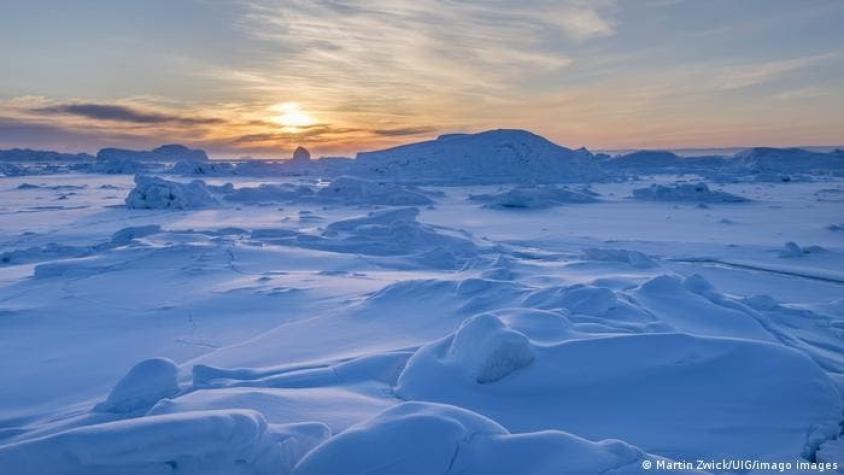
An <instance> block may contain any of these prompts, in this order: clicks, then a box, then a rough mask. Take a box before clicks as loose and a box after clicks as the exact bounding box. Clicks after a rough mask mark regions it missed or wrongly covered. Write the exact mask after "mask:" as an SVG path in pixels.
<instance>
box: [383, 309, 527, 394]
mask: <svg viewBox="0 0 844 475" xmlns="http://www.w3.org/2000/svg"><path fill="white" fill-rule="evenodd" d="M533 359H534V354H533V348H532V347H531V344H530V342H529V341H528V339H527V337H525V336H524V335H523V334H521V333H519V332H517V331H513V330H511V329H509V328H507V326H506V325H504V324H503V323H502V322H501V320H499V319H498V318H496V317H495V316H494V315H478V316H476V317H472V318H469V319H468V320H466V321H464V322H463V323H462V324H461V325H460V328H458V329H457V331H456V332H455V333H454V334H453V335H450V336H448V337H447V338H445V339H443V340H441V341H438V342H435V343H431V344H429V345H426V346H423V347H422V348H420V349H419V351H417V352H416V353H415V354H414V355H413V357H412V358H411V359H410V361H408V363H407V366H406V367H405V369H404V371H403V372H402V373H401V376H400V377H399V381H398V386H397V388H396V391H397V393H398V394H399V395H402V393H404V392H406V391H411V392H412V389H406V388H407V387H412V386H414V385H415V384H419V381H427V380H428V379H429V378H431V375H438V374H444V373H446V372H454V373H458V374H461V375H462V377H463V378H465V379H467V380H470V381H473V382H476V383H479V384H484V383H492V382H495V381H498V380H499V379H501V378H503V377H505V376H507V375H508V374H510V373H512V372H513V371H516V370H518V369H519V368H522V367H524V366H527V365H529V364H531V363H532V362H533ZM423 384H424V383H423Z"/></svg>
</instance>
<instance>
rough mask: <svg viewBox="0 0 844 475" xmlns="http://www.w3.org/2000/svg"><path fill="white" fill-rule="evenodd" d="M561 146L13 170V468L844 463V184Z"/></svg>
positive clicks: (8, 248)
mask: <svg viewBox="0 0 844 475" xmlns="http://www.w3.org/2000/svg"><path fill="white" fill-rule="evenodd" d="M502 134H503V135H507V134H511V135H512V134H515V135H514V137H515V139H517V141H519V143H522V145H519V146H515V147H513V148H508V147H504V145H502V144H503V143H504V142H501V143H499V142H498V140H499V139H500V138H501V137H502ZM514 137H510V139H514ZM540 139H541V138H538V137H535V136H529V135H523V134H521V133H516V132H512V131H499V132H498V133H497V134H493V137H492V139H489V140H485V141H484V143H486V144H487V145H488V146H487V145H484V146H483V147H477V144H478V142H477V140H478V137H477V136H476V135H475V136H464V135H458V136H446V137H441V138H440V139H438V140H435V141H432V142H428V143H425V144H417V145H414V146H413V147H412V148H409V149H408V148H399V149H394V150H391V151H386V152H383V153H379V154H374V155H371V156H361V157H360V159H361V163H360V164H357V165H355V166H364V165H365V166H366V167H371V169H370V170H369V172H367V173H369V174H367V173H360V174H357V173H352V174H350V175H349V174H345V173H344V174H343V175H342V176H340V175H326V176H313V175H309V176H305V175H304V174H303V176H300V177H286V178H284V177H281V176H280V175H278V176H276V175H272V174H267V175H265V176H276V177H275V178H271V179H259V178H257V176H258V175H250V176H243V175H237V174H234V173H232V172H233V170H235V169H236V168H237V167H236V166H233V165H232V166H221V165H220V164H217V163H213V162H205V161H202V160H190V159H187V160H185V159H184V158H180V159H179V160H182V161H176V165H175V168H174V169H172V170H171V172H172V173H170V175H169V176H168V175H167V174H166V173H164V174H162V173H159V172H160V170H159V171H155V172H154V174H152V175H145V174H141V175H138V176H137V177H136V178H135V177H133V176H132V175H120V174H116V175H115V174H106V173H99V174H71V173H62V174H49V173H39V174H38V175H35V176H33V175H29V176H5V177H2V178H0V243H2V244H0V388H2V389H0V473H2V474H6V473H8V474H15V475H28V474H32V475H43V474H67V475H75V474H109V475H111V474H164V473H168V474H169V473H173V474H197V475H198V474H215V473H218V474H297V475H312V474H317V475H323V474H328V475H334V474H360V475H363V474H383V475H392V474H396V475H406V474H420V475H423V474H424V475H430V474H477V475H488V474H507V475H510V474H535V475H545V474H583V475H592V474H600V473H605V474H633V473H669V472H668V471H666V470H660V469H658V467H660V466H666V464H671V463H674V462H694V461H696V460H698V459H700V460H716V461H718V460H757V461H760V462H775V461H778V462H783V463H785V462H789V463H792V464H793V463H796V462H797V461H804V462H806V463H816V464H817V463H827V464H834V463H837V464H838V465H837V467H838V468H826V469H825V472H826V473H834V472H835V471H836V470H838V471H839V472H840V471H841V470H842V467H844V460H842V456H844V455H843V454H844V450H842V447H844V436H842V434H841V431H842V422H844V402H842V401H843V400H842V390H844V233H842V232H840V230H839V229H838V228H840V227H841V226H842V222H843V221H842V220H844V216H842V212H844V208H842V203H843V202H842V200H841V199H839V197H840V196H844V180H842V178H837V177H835V176H834V174H830V175H828V176H825V177H823V176H815V177H814V178H813V179H812V180H803V181H800V180H793V181H790V182H783V181H777V180H771V181H764V180H755V179H747V180H738V181H737V182H733V181H730V180H719V181H717V182H716V181H714V180H712V179H708V178H707V176H710V177H711V176H714V175H707V174H701V175H699V176H693V177H692V176H689V175H688V174H687V173H688V170H687V169H683V171H682V173H684V174H683V175H670V174H666V173H664V171H665V169H666V167H675V166H680V167H682V166H685V163H684V162H683V163H679V164H678V162H677V160H686V159H679V158H676V157H674V156H671V155H665V154H663V155H660V156H647V155H639V156H636V155H634V156H626V157H620V158H603V159H597V158H595V157H591V154H588V152H585V151H572V150H569V149H563V148H561V147H557V146H556V145H554V144H551V143H550V142H548V143H546V142H544V141H543V140H540ZM445 143H451V144H453V148H449V150H451V151H453V150H458V151H459V152H460V153H459V154H458V155H457V159H456V161H455V162H454V166H453V167H445V168H442V167H441V168H437V169H431V168H425V167H432V166H437V167H439V166H440V165H442V164H443V163H445V162H444V161H443V160H445V159H444V158H443V157H442V156H441V152H442V151H443V150H445V148H443V144H445ZM496 143H498V145H496ZM501 147H504V148H505V149H506V150H505V151H504V152H502V151H501V150H500V148H501ZM540 149H541V150H545V151H544V152H542V153H541V154H534V152H535V151H536V150H540ZM411 152H412V153H411ZM505 152H506V153H505ZM549 153H551V154H558V155H559V156H560V157H569V158H571V159H572V160H581V159H583V160H587V159H588V160H595V161H596V162H600V161H601V160H624V162H617V163H614V164H613V167H615V168H613V170H614V173H616V172H619V170H626V169H628V168H631V169H633V170H634V171H636V176H635V177H633V176H629V177H628V178H629V179H625V180H616V179H615V178H613V179H612V180H604V181H592V182H589V183H585V182H584V183H576V184H566V185H565V186H563V185H562V184H560V183H557V184H553V185H546V184H541V183H542V180H537V179H535V178H536V177H537V176H540V175H541V174H542V173H543V172H544V171H546V170H547V166H548V164H546V163H544V161H543V160H545V159H546V158H547V156H548V154H549ZM789 153H790V152H789ZM490 154H498V155H496V156H503V155H501V154H504V155H506V157H509V158H506V159H504V158H501V160H500V161H499V160H498V159H495V160H492V161H491V162H490V168H489V169H486V171H485V172H484V173H486V174H483V173H481V175H480V176H479V178H478V179H477V180H475V181H474V182H472V183H465V184H463V185H461V186H439V185H436V183H437V182H440V183H442V182H443V181H451V185H453V184H454V183H457V182H461V181H466V180H468V179H469V178H471V177H472V174H473V173H476V172H477V170H476V169H475V168H474V167H475V166H476V165H477V163H479V161H478V160H479V157H481V156H491V155H490ZM412 156H418V157H421V158H420V161H419V162H418V163H417V162H415V161H414V160H413V159H412ZM452 157H454V155H452ZM299 158H300V160H299V162H301V163H300V164H301V166H303V167H308V166H312V165H311V162H319V160H312V161H310V162H308V161H306V160H305V159H304V158H303V155H302V154H300V155H299ZM792 158H793V157H792ZM809 158H811V159H812V160H814V159H816V158H817V160H832V159H833V158H831V157H830V156H829V154H826V155H824V156H823V157H820V158H818V157H809ZM88 160H90V158H88ZM512 160H516V161H517V162H518V166H516V165H514V164H513V163H511V161H512ZM701 160H704V159H701ZM743 160H750V161H751V162H752V163H753V166H754V167H756V166H759V167H761V166H762V165H763V164H767V165H765V167H766V168H765V170H764V171H760V173H763V172H764V173H769V172H770V173H786V172H787V173H792V172H793V169H792V168H787V169H786V168H782V167H779V166H778V165H776V164H778V163H779V164H781V163H782V160H781V159H780V158H776V157H774V158H770V157H769V154H768V153H767V152H762V151H755V152H752V153H748V157H745V158H744V159H743ZM141 162H143V163H146V162H145V161H144V160H134V159H132V160H130V163H132V164H137V163H141ZM638 162H642V163H641V164H640V165H641V166H637V165H636V163H638ZM565 163H569V162H565ZM749 163H750V162H749ZM819 163H821V164H822V165H823V164H825V163H826V162H819ZM816 165H817V164H815V165H812V166H816ZM255 166H257V165H255ZM261 166H267V167H271V166H270V165H261ZM272 166H276V165H272ZM314 166H315V165H314ZM596 166H598V165H596ZM601 166H603V167H605V168H606V166H605V165H601ZM719 166H720V165H719ZM748 166H749V165H748ZM817 166H820V165H817ZM420 167H421V168H420ZM514 167H515V168H514ZM518 167H523V169H524V170H525V173H523V174H522V175H521V176H520V177H518V179H514V180H511V181H510V182H507V181H504V180H505V177H506V176H507V174H508V173H511V172H513V170H517V169H519V168H518ZM660 167H661V168H660ZM351 168H353V167H351V166H350V167H349V169H351ZM798 168H799V167H798ZM654 169H660V170H661V171H660V173H659V174H658V175H648V174H647V173H650V172H649V170H651V171H653V170H654ZM425 170H429V171H425ZM430 170H434V171H430ZM445 170H450V171H451V172H452V173H451V175H450V176H449V175H446V174H445V173H444V171H445ZM772 170H773V171H772ZM358 171H360V169H358ZM370 172H371V173H370ZM435 172H436V173H435ZM550 172H553V173H557V174H558V178H559V177H563V178H565V180H569V179H570V178H572V177H573V176H574V175H576V174H580V175H582V174H583V173H586V174H591V173H593V172H594V170H592V169H589V168H579V167H572V168H571V169H569V168H568V167H567V166H566V167H561V168H558V169H554V168H552V169H550ZM625 173H626V172H625ZM718 173H719V174H721V173H723V172H722V171H719V172H718ZM181 174H184V175H203V177H202V180H204V181H191V180H192V178H187V177H181V176H174V175H181ZM417 174H418V175H417ZM617 176H618V175H616V178H617ZM719 176H722V175H719ZM414 177H415V178H416V179H413V180H411V178H414ZM444 177H445V178H450V180H443V178H444ZM409 182H413V183H409ZM491 183H494V184H491ZM535 183H540V184H535ZM660 464H661V465H660ZM646 467H651V469H650V470H647V471H646V470H645V468H646ZM827 467H831V465H828V466H827ZM679 468H680V469H678V470H675V471H671V472H670V473H683V472H686V473H693V472H694V470H693V469H689V468H688V467H687V466H686V467H679ZM707 470H709V469H703V472H706V471H707ZM711 471H712V472H715V473H717V472H718V471H717V470H711ZM728 472H729V471H728ZM785 472H786V473H816V472H810V471H797V470H791V471H788V470H786V471H785ZM697 473H700V472H697ZM732 473H755V474H761V473H770V471H766V470H756V471H755V472H754V471H753V470H750V471H741V470H737V471H733V472H732Z"/></svg>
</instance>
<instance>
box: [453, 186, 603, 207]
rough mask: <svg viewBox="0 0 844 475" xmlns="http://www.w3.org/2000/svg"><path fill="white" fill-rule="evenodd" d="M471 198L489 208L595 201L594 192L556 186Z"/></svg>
mask: <svg viewBox="0 0 844 475" xmlns="http://www.w3.org/2000/svg"><path fill="white" fill-rule="evenodd" d="M469 199H471V200H473V201H479V202H482V203H484V206H485V207H487V208H497V209H506V208H527V209H543V208H550V207H552V206H561V205H564V204H570V203H594V202H596V201H598V199H597V198H595V196H594V193H589V192H588V191H572V190H568V189H565V188H559V187H556V186H532V187H527V186H520V187H516V188H512V189H510V190H507V191H504V192H501V193H493V194H484V195H471V196H469Z"/></svg>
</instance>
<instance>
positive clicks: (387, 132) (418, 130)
mask: <svg viewBox="0 0 844 475" xmlns="http://www.w3.org/2000/svg"><path fill="white" fill-rule="evenodd" d="M436 130H437V129H436V128H435V127H403V128H397V129H375V130H373V131H372V133H373V134H375V135H381V136H385V137H405V136H408V135H422V134H430V133H432V132H435V131H436Z"/></svg>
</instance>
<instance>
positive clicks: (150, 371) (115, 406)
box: [93, 358, 179, 413]
mask: <svg viewBox="0 0 844 475" xmlns="http://www.w3.org/2000/svg"><path fill="white" fill-rule="evenodd" d="M178 376H179V367H178V366H176V363H174V362H173V361H171V360H170V359H167V358H151V359H148V360H144V361H141V362H140V363H138V364H136V365H135V366H133V367H132V369H130V370H129V372H128V373H126V376H124V377H123V378H122V379H121V380H120V381H118V382H117V385H115V386H114V389H112V390H111V392H110V393H109V395H108V398H106V400H105V401H103V402H101V403H99V404H97V405H96V406H95V407H94V409H93V410H94V411H98V412H116V413H127V412H136V411H140V410H144V411H145V410H147V409H149V408H151V407H152V406H153V405H154V404H155V403H157V402H158V401H160V400H162V399H164V398H169V397H173V396H175V395H176V394H177V393H178V392H179V382H178Z"/></svg>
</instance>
